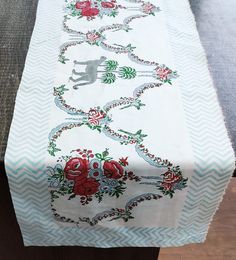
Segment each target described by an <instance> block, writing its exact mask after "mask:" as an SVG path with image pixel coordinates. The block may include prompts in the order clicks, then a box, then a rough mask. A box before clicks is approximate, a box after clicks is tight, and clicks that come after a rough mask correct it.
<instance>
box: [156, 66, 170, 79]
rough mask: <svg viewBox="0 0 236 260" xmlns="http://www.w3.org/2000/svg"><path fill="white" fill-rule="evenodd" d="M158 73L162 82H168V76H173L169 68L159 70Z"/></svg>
mask: <svg viewBox="0 0 236 260" xmlns="http://www.w3.org/2000/svg"><path fill="white" fill-rule="evenodd" d="M156 73H157V76H158V77H159V78H160V79H161V80H167V79H168V75H169V74H171V73H172V71H171V70H170V69H168V68H157V69H156Z"/></svg>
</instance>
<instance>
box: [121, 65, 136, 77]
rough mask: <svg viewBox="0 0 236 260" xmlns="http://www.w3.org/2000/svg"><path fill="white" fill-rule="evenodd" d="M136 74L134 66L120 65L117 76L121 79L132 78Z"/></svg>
mask: <svg viewBox="0 0 236 260" xmlns="http://www.w3.org/2000/svg"><path fill="white" fill-rule="evenodd" d="M136 75H137V72H136V70H135V69H134V68H131V67H126V66H124V67H120V69H119V76H120V77H121V78H123V79H133V78H135V77H136Z"/></svg>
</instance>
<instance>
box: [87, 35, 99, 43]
mask: <svg viewBox="0 0 236 260" xmlns="http://www.w3.org/2000/svg"><path fill="white" fill-rule="evenodd" d="M100 37H101V36H100V35H99V34H98V33H96V32H88V33H87V34H86V38H87V40H88V41H89V42H90V43H95V42H96V41H97V40H98V39H99V38H100Z"/></svg>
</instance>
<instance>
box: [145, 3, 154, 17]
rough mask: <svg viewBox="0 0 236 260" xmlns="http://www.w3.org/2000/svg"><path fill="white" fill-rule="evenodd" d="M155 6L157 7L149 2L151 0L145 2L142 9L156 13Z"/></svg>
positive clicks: (147, 12)
mask: <svg viewBox="0 0 236 260" xmlns="http://www.w3.org/2000/svg"><path fill="white" fill-rule="evenodd" d="M155 8H156V7H155V5H153V4H151V3H149V2H147V3H144V4H143V5H142V11H143V12H144V13H146V14H151V13H154V11H155Z"/></svg>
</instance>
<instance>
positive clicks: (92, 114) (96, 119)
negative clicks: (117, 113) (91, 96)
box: [88, 108, 106, 126]
mask: <svg viewBox="0 0 236 260" xmlns="http://www.w3.org/2000/svg"><path fill="white" fill-rule="evenodd" d="M105 117H106V114H105V112H104V111H102V110H100V111H98V110H96V109H93V108H92V109H90V110H89V113H88V122H89V124H90V125H93V126H96V125H99V124H100V120H102V119H104V118H105Z"/></svg>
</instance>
